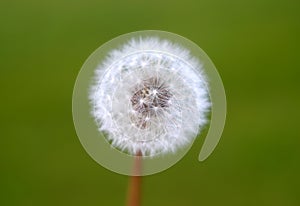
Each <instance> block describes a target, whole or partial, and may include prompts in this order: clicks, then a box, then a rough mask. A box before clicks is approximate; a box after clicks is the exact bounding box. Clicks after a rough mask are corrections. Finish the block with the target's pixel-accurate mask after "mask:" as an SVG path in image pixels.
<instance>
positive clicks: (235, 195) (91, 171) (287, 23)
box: [0, 0, 300, 206]
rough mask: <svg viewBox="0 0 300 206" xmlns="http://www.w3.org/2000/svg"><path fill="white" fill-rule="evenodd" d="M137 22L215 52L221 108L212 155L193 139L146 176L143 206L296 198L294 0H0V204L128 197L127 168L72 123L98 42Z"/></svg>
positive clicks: (297, 18)
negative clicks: (93, 153)
mask: <svg viewBox="0 0 300 206" xmlns="http://www.w3.org/2000/svg"><path fill="white" fill-rule="evenodd" d="M145 29H157V30H165V31H170V32H174V33H177V34H179V35H182V36H184V37H187V38H188V39H190V40H192V41H194V42H195V43H197V44H198V45H199V46H200V47H201V48H202V49H203V50H204V51H206V53H207V54H208V55H209V56H210V57H211V59H212V60H213V62H214V63H215V65H216V67H217V68H218V70H219V73H220V75H221V77H222V79H223V83H224V86H225V90H226V94H227V101H228V113H227V122H226V126H225V130H224V133H223V137H222V139H221V141H220V143H219V145H218V146H217V148H216V150H215V151H214V153H213V154H212V155H211V156H210V157H209V158H208V159H207V160H206V161H205V162H198V160H197V158H198V154H199V151H200V148H201V145H202V143H203V138H199V139H198V140H197V141H196V142H195V144H194V146H193V148H192V149H191V150H190V152H189V153H188V154H187V155H186V156H185V157H184V158H183V159H182V160H181V161H180V162H179V163H178V164H176V165H174V166H173V167H172V168H170V169H168V170H166V171H164V172H162V173H159V174H156V175H152V176H147V177H145V178H143V186H142V187H143V205H144V206H152V205H164V206H167V205H173V206H177V205H178V206H182V205H184V206H185V205H187V206H189V205H230V206H232V205H237V206H240V205H272V206H273V205H285V206H286V205H288V206H290V205H300V196H299V194H300V177H299V174H300V150H299V143H300V140H299V137H300V135H299V134H300V132H299V126H298V125H299V117H300V112H299V111H300V110H299V105H300V98H299V90H300V87H299V76H300V63H299V58H300V57H299V53H300V52H299V46H300V41H299V36H300V2H299V1H298V0H287V1H278V0H266V1H263V0H251V1H250V0H247V1H243V0H227V1H221V0H219V1H216V0H206V1H201V0H198V1H197V0H194V1H191V0H185V1H175V0H152V1H145V0H130V1H100V0H98V1H88V0H87V1H83V0H81V1H79V0H73V1H71V0H70V1H67V0H53V1H50V0H48V1H41V0H24V1H21V0H19V1H16V0H1V1H0V91H1V99H0V100H1V101H0V102H1V103H0V115H1V116H0V117H1V118H0V129H1V130H0V134H1V145H0V146H1V149H0V161H1V162H0V163H1V164H0V205H3V206H10V205H22V206H27V205H91V206H92V205H125V200H126V192H127V183H128V177H126V176H122V175H118V174H115V173H112V172H110V171H108V170H106V169H104V168H102V167H101V166H100V165H98V164H97V163H96V162H94V161H93V160H92V159H91V158H90V157H89V156H88V155H87V153H86V152H85V151H84V149H83V147H82V146H81V144H80V142H79V140H78V138H77V136H76V133H75V129H74V126H73V121H72V110H71V105H72V91H73V86H74V83H75V79H76V76H77V74H78V72H79V70H80V68H81V66H82V64H83V63H84V61H85V60H86V58H87V57H88V56H89V55H90V54H91V53H92V52H93V51H94V50H95V49H96V48H98V47H99V46H100V45H101V44H103V43H105V42H106V41H108V40H110V39H112V38H114V37H116V36H118V35H120V34H124V33H127V32H132V31H136V30H145Z"/></svg>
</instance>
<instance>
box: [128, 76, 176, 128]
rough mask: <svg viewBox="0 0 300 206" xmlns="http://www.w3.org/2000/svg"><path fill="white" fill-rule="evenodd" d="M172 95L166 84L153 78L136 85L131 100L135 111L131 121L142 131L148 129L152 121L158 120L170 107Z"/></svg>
mask: <svg viewBox="0 0 300 206" xmlns="http://www.w3.org/2000/svg"><path fill="white" fill-rule="evenodd" d="M171 97H172V95H171V93H170V90H169V88H168V87H167V86H166V85H165V83H164V82H163V81H162V80H160V79H158V78H156V77H152V78H149V79H146V80H144V81H143V82H142V83H141V84H138V85H136V87H135V88H134V91H133V92H132V97H131V99H130V101H131V105H132V108H133V110H134V111H135V112H134V113H133V114H131V120H132V121H133V123H134V124H135V125H136V126H137V127H138V128H140V129H146V128H148V127H149V126H150V124H151V119H153V118H157V116H158V115H159V113H163V112H164V111H165V110H166V109H167V108H168V107H169V105H170V99H171Z"/></svg>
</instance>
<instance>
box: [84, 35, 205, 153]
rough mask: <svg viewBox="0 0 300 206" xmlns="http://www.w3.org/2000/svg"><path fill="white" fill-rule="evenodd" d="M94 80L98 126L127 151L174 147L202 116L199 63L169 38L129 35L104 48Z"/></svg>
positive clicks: (186, 141)
mask: <svg viewBox="0 0 300 206" xmlns="http://www.w3.org/2000/svg"><path fill="white" fill-rule="evenodd" d="M94 80H95V81H94V82H93V84H92V87H91V90H90V100H91V105H92V115H93V117H94V118H95V120H96V123H97V125H98V128H99V131H101V132H104V133H106V134H107V139H108V141H109V142H110V143H111V145H112V146H113V147H115V148H117V149H119V150H121V151H124V152H126V153H129V154H131V155H135V154H137V152H139V151H140V152H141V153H142V155H144V156H154V155H157V154H160V153H168V152H175V151H176V149H178V148H180V147H182V146H185V145H187V144H189V143H191V142H192V141H193V140H194V138H195V137H196V136H197V134H198V133H199V132H200V130H201V128H203V126H204V125H205V123H206V122H207V117H206V116H207V115H206V114H207V112H208V111H209V108H210V101H209V96H208V87H207V81H206V78H205V76H204V74H203V73H202V66H201V63H200V62H199V61H198V60H197V59H195V58H193V57H192V56H191V55H190V53H189V51H188V50H187V49H185V48H183V47H182V46H180V45H177V44H174V43H172V42H170V41H168V40H161V39H159V38H155V37H152V38H134V39H131V40H130V41H129V42H128V43H126V44H125V45H123V46H121V47H120V48H118V49H115V50H113V51H111V53H109V55H108V57H107V58H106V60H105V61H104V62H103V63H102V64H101V65H99V66H98V68H97V69H96V73H95V79H94Z"/></svg>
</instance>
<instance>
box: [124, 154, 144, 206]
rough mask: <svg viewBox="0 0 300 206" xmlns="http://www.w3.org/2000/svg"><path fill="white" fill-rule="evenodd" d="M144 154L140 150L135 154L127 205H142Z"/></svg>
mask: <svg viewBox="0 0 300 206" xmlns="http://www.w3.org/2000/svg"><path fill="white" fill-rule="evenodd" d="M141 171H142V154H141V152H138V153H137V155H136V156H135V160H134V167H133V174H132V176H131V177H130V180H129V188H128V199H127V206H140V205H141V184H142V176H141Z"/></svg>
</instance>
